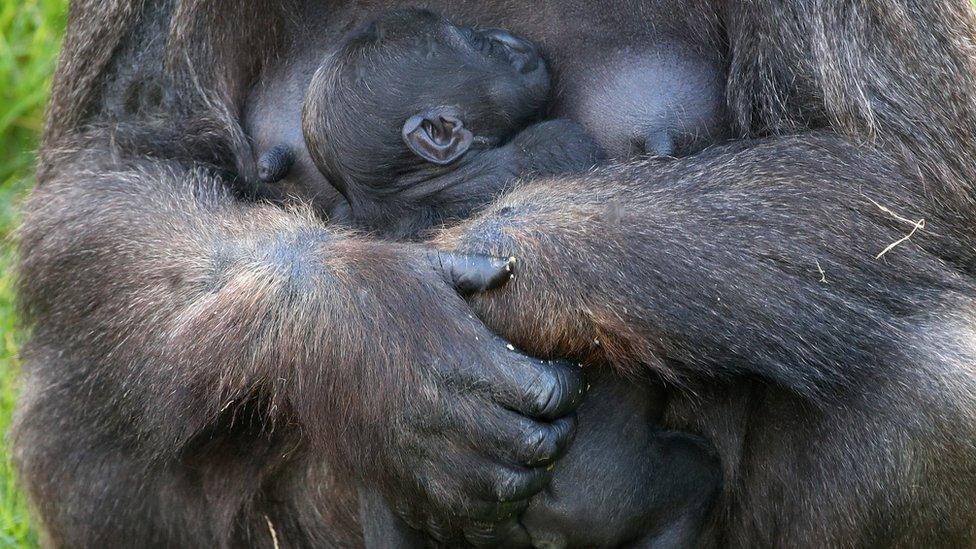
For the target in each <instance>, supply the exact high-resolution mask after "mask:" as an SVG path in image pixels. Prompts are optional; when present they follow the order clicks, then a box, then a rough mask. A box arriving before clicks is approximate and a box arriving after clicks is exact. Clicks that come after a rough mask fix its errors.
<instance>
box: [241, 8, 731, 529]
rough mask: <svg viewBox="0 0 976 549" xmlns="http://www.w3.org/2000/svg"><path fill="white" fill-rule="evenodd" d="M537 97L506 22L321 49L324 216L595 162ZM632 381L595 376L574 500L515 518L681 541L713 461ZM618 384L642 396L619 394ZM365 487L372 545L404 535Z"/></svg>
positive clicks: (396, 16) (472, 204) (546, 85)
mask: <svg viewBox="0 0 976 549" xmlns="http://www.w3.org/2000/svg"><path fill="white" fill-rule="evenodd" d="M549 94H550V82H549V75H548V70H547V68H546V64H545V62H544V60H543V59H542V58H541V56H540V55H539V53H538V52H537V50H536V48H535V46H534V45H533V44H531V43H529V42H527V41H526V40H523V39H521V38H517V37H515V36H513V35H512V34H510V33H508V32H506V31H503V30H498V29H489V30H476V29H472V28H468V27H459V26H455V25H452V24H450V23H449V22H448V21H446V20H445V19H443V18H441V17H439V16H437V15H435V14H433V13H431V12H428V11H422V10H407V11H396V12H391V13H389V14H387V15H384V16H382V17H380V18H379V19H377V20H375V21H373V22H372V23H370V24H368V25H366V26H365V27H363V28H362V29H360V30H358V31H356V32H354V33H353V34H352V35H351V36H350V37H349V38H347V39H346V41H345V42H344V43H343V44H342V46H341V47H340V48H339V49H338V51H337V52H336V53H334V54H332V55H330V56H328V57H326V59H325V60H324V61H323V63H322V65H321V66H320V67H319V69H318V70H317V72H316V74H315V75H314V77H313V79H312V82H311V84H310V85H309V89H308V92H307V95H306V99H305V105H304V109H303V132H304V136H305V141H306V144H307V147H308V150H309V152H310V154H311V157H312V159H313V161H314V162H315V165H316V166H317V167H318V169H319V170H320V171H321V172H322V174H323V175H324V176H325V177H326V178H327V179H328V181H329V182H330V183H331V184H332V185H334V186H335V187H336V188H337V189H338V190H339V191H340V192H341V193H342V195H343V196H344V197H345V198H346V199H347V202H348V204H346V205H343V206H341V207H339V208H338V209H337V210H335V211H333V212H332V217H333V219H336V218H338V220H340V221H344V222H346V223H349V224H352V225H354V226H357V227H361V228H364V229H367V230H370V231H373V232H375V233H377V234H380V235H383V236H385V237H389V238H417V237H418V236H419V235H420V234H421V233H422V232H423V231H424V230H426V229H429V228H431V227H433V226H435V225H439V224H443V223H446V222H449V221H451V220H457V219H462V218H464V217H467V216H469V215H470V214H471V213H472V212H473V211H475V210H476V209H478V208H480V207H483V206H485V205H487V204H488V203H489V202H491V201H492V200H493V199H495V198H496V197H498V196H499V194H501V193H502V192H504V191H505V190H506V188H508V187H509V186H510V185H511V184H512V182H513V181H515V180H516V179H517V178H519V177H521V176H525V175H530V174H531V175H553V174H560V173H572V172H578V171H583V170H586V169H588V168H590V167H592V166H594V165H596V164H598V163H599V162H600V161H601V160H602V159H603V153H602V152H601V151H600V149H599V147H598V146H597V145H596V144H595V142H594V141H593V140H592V139H590V138H589V136H587V135H586V134H585V133H584V131H583V129H582V128H581V126H579V125H577V124H576V123H574V122H571V121H568V120H551V121H544V122H537V120H538V119H539V118H541V117H542V116H543V115H544V113H545V109H546V105H547V103H548V100H549ZM289 162H290V158H289V155H288V154H287V151H286V150H285V149H281V148H274V149H272V150H271V151H269V152H268V153H266V154H265V155H263V157H262V158H261V162H260V164H261V167H262V176H263V178H265V179H266V180H274V179H275V178H276V177H279V178H280V177H281V176H283V175H284V174H285V173H286V172H287V170H288V167H289V166H288V164H289ZM312 191H313V190H310V192H309V194H310V195H314V192H312ZM594 374H595V375H601V374H600V373H599V372H594ZM628 387H630V385H627V387H618V386H614V385H612V384H609V385H608V384H601V385H600V388H601V390H602V393H601V392H597V391H595V392H594V395H593V398H596V399H597V400H599V401H600V402H594V403H593V404H592V405H591V406H589V408H588V409H590V410H591V413H594V414H598V415H599V416H600V421H599V422H598V423H593V424H592V425H590V426H586V425H584V426H581V430H580V432H579V434H580V436H579V437H578V438H577V440H576V442H575V443H574V446H573V449H571V450H570V453H569V455H568V456H567V457H568V458H569V459H567V460H563V461H560V462H558V463H559V464H558V465H557V469H556V471H555V478H554V480H553V487H554V488H557V489H558V490H559V491H560V493H561V494H563V495H566V494H577V495H576V496H574V497H571V498H569V499H570V500H572V502H573V505H572V506H571V507H567V506H565V505H562V504H552V505H550V504H547V503H546V502H545V500H541V499H540V500H538V503H534V504H533V508H532V509H531V516H530V517H527V518H529V519H532V520H534V521H535V522H541V523H542V524H543V526H542V527H540V528H536V530H537V531H539V532H546V531H547V527H554V526H555V525H562V526H560V529H561V530H562V531H564V532H569V534H568V535H570V536H572V537H574V538H575V539H577V540H585V542H584V543H585V544H587V545H590V544H596V545H603V546H606V545H617V544H627V543H640V542H646V543H649V544H657V545H667V546H691V545H693V544H694V542H695V540H696V539H697V536H698V532H699V530H700V528H701V524H702V522H703V520H704V517H705V515H706V513H707V511H708V509H709V508H710V503H711V500H712V499H713V497H714V495H715V494H716V492H717V489H718V487H719V485H720V483H721V474H720V473H719V470H718V463H717V462H716V460H715V458H714V456H713V454H712V453H711V452H710V451H709V449H708V447H707V445H706V444H705V443H704V442H703V441H702V440H700V439H698V438H697V437H693V436H691V435H686V434H683V433H669V432H664V431H661V430H659V429H654V428H651V427H649V425H652V424H653V423H654V417H649V416H651V415H656V416H657V417H659V416H660V410H659V408H661V406H660V405H661V404H662V403H663V402H664V400H665V397H664V395H663V394H657V393H652V392H651V389H648V391H647V392H645V393H641V392H640V391H634V390H632V389H628ZM621 394H622V395H624V397H625V398H626V397H627V395H630V397H634V398H639V399H640V400H641V402H639V403H638V404H639V405H636V406H631V407H620V406H617V403H618V402H619V400H620V398H619V397H620V395H621ZM634 410H643V412H641V413H636V412H634ZM655 410H656V411H655ZM574 449H575V450H574ZM593 459H596V460H598V461H601V462H603V461H605V462H606V463H605V465H606V466H605V467H604V468H603V469H602V474H601V476H600V478H599V484H600V486H599V487H597V486H591V485H589V484H588V480H592V479H588V478H587V477H586V475H585V474H581V471H584V472H585V471H587V470H590V468H589V465H591V464H592V460H593ZM597 494H599V496H597ZM362 499H363V502H362V504H363V505H364V507H363V512H362V515H363V517H362V518H363V525H364V530H365V532H364V533H365V535H366V539H367V542H368V543H367V544H368V545H369V544H370V542H372V543H373V544H375V545H377V546H390V545H394V544H401V545H409V544H411V542H409V541H407V540H408V538H409V537H410V534H409V533H407V532H406V531H405V530H403V529H402V527H401V526H396V524H395V523H394V522H391V520H392V519H391V518H389V517H391V515H390V514H389V512H388V510H387V509H385V507H384V505H385V504H383V503H382V498H377V497H376V495H375V494H374V495H369V494H367V495H365V497H363V498H362ZM608 499H612V500H613V502H614V503H612V504H611V503H608ZM370 501H372V503H370ZM621 506H623V507H627V510H626V511H627V512H623V511H622V510H621V509H620V507H621ZM625 517H626V518H625ZM634 517H638V518H636V519H634ZM553 535H554V536H556V538H558V536H560V535H561V534H559V533H556V534H553ZM542 536H543V540H539V541H540V542H541V543H543V544H545V543H555V544H556V545H557V546H558V545H562V543H561V542H559V541H556V538H551V537H550V534H548V533H543V534H542Z"/></svg>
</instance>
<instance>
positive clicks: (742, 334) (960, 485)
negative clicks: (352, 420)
mask: <svg viewBox="0 0 976 549" xmlns="http://www.w3.org/2000/svg"><path fill="white" fill-rule="evenodd" d="M899 166H900V164H899V162H897V161H896V160H895V158H894V157H892V156H890V155H886V154H883V153H881V152H877V151H872V150H871V149H870V147H866V146H863V145H862V146H859V147H855V146H854V145H853V144H852V143H850V142H849V141H847V140H846V139H843V138H840V137H838V136H836V135H833V134H828V133H821V134H809V135H807V136H805V137H795V138H782V139H779V138H777V139H769V140H766V141H761V142H744V143H740V144H737V145H733V146H728V147H723V148H713V149H710V150H708V151H706V152H704V153H702V154H700V155H698V156H697V157H694V158H690V159H686V160H678V161H674V162H670V163H669V162H657V163H645V164H641V165H636V166H629V167H628V166H625V167H622V168H616V169H613V170H611V171H609V172H607V173H605V174H603V175H600V176H591V177H590V178H587V179H586V180H585V181H584V183H585V184H584V185H580V184H579V181H581V180H579V179H576V178H565V179H560V180H548V181H542V182H532V183H529V184H527V185H525V186H524V187H523V188H521V189H520V190H516V191H514V192H513V193H512V194H510V195H508V196H507V197H505V198H503V199H502V200H501V201H500V202H499V203H498V204H496V205H494V206H493V207H492V208H491V209H490V210H488V211H486V212H485V213H484V214H483V215H482V216H481V217H480V218H478V219H476V220H474V221H472V222H470V223H468V224H467V225H464V226H462V227H459V228H455V229H454V230H452V231H450V232H449V233H447V234H445V235H443V238H442V245H444V246H446V247H447V248H450V249H455V250H461V251H464V252H481V253H502V254H511V255H514V256H515V257H516V258H517V259H518V274H517V278H516V280H514V281H512V283H511V284H510V285H509V286H508V287H506V288H504V289H502V290H500V291H498V292H495V293H492V294H490V295H485V296H482V297H478V298H476V299H475V300H474V301H475V306H476V308H477V309H478V310H479V311H480V313H479V314H480V315H481V317H482V318H483V319H485V320H486V322H487V324H488V325H489V326H490V327H492V328H493V329H495V330H496V331H497V332H498V333H499V334H500V335H502V336H503V337H508V338H511V339H512V341H513V342H515V343H516V344H517V345H520V346H522V347H523V348H525V349H527V350H529V352H532V353H538V354H539V355H540V356H545V355H547V354H552V355H570V356H576V357H581V358H582V357H587V356H590V357H594V358H596V359H598V360H607V361H609V362H610V363H612V364H615V365H620V367H622V368H625V369H628V370H630V371H634V370H637V369H642V368H643V369H647V368H649V369H651V370H653V371H654V372H656V373H658V374H660V375H662V376H663V377H664V378H666V379H670V380H672V381H675V382H677V383H678V384H679V385H680V384H681V383H684V382H689V381H691V382H701V381H703V380H711V382H712V383H720V381H719V380H720V379H729V378H738V379H758V380H761V383H762V386H763V387H766V388H767V393H766V394H769V395H771V396H769V397H767V398H766V399H762V400H760V401H758V402H755V403H753V404H754V405H753V406H751V407H749V408H748V409H749V410H751V411H750V412H749V414H750V415H749V417H748V418H747V417H741V418H735V419H734V420H731V421H733V422H734V423H735V424H737V425H749V426H751V427H750V428H751V429H753V430H755V432H756V433H759V432H761V431H763V430H764V429H765V430H766V432H765V435H759V434H756V435H755V438H754V439H753V438H751V437H747V439H745V440H740V441H735V440H715V441H714V442H715V444H716V446H718V447H720V448H728V447H730V446H737V445H739V444H746V445H748V443H749V442H748V441H749V440H766V441H767V442H769V441H773V440H775V441H780V442H777V443H776V444H771V445H769V446H768V447H762V446H761V445H756V446H755V447H749V446H747V447H745V448H743V449H742V450H741V451H742V452H743V454H742V455H743V456H745V457H742V458H741V459H742V461H741V462H740V461H737V460H736V459H732V458H731V455H739V454H738V451H733V454H729V452H728V451H724V452H722V453H723V461H724V462H725V465H726V467H731V468H732V470H731V471H729V472H728V474H727V475H726V478H727V479H728V486H727V488H728V490H729V491H730V492H729V493H730V494H736V495H735V498H741V499H740V500H739V503H740V504H741V507H740V508H739V509H738V512H740V513H745V514H749V515H750V516H749V517H746V518H743V519H742V520H746V521H749V522H748V524H763V525H766V526H764V527H761V528H757V529H756V530H755V531H754V533H755V535H756V536H759V537H754V538H749V537H748V535H749V534H747V533H743V532H744V531H742V530H740V531H739V532H738V534H736V535H741V536H743V537H742V538H740V539H739V541H741V542H742V543H744V544H746V545H749V544H750V543H756V542H762V541H765V542H771V543H773V544H777V543H780V542H782V543H784V544H790V543H792V542H796V543H800V544H802V543H803V542H804V541H803V540H807V541H809V540H812V539H816V540H819V541H818V543H820V542H827V543H828V544H830V542H837V543H848V542H850V541H851V539H852V538H851V537H850V536H852V535H853V536H854V538H853V539H859V538H858V536H861V535H864V536H868V538H867V539H874V538H871V537H870V536H871V535H872V534H870V533H869V532H868V530H867V529H868V528H871V526H870V525H871V524H872V522H871V521H876V520H879V517H885V518H884V520H885V521H890V522H885V524H887V526H886V528H888V529H887V530H885V531H886V532H887V533H886V534H885V536H890V539H892V540H897V539H901V541H908V540H911V539H915V540H918V539H919V538H904V539H903V538H898V537H897V536H900V535H902V534H906V535H912V536H915V535H922V534H921V533H923V532H942V534H925V535H935V536H937V537H938V536H940V535H943V534H944V532H945V530H939V528H946V529H949V530H950V531H952V529H955V528H959V529H960V530H956V531H954V532H953V534H951V535H949V534H946V535H945V536H946V537H943V538H940V539H964V538H952V537H951V536H952V535H957V534H959V532H960V531H965V532H967V533H966V534H963V535H971V532H969V531H968V530H967V528H969V527H968V526H967V525H968V524H969V521H968V519H966V518H965V517H966V516H967V513H971V512H972V511H973V509H972V505H971V503H968V502H969V499H970V498H967V496H965V494H966V493H967V490H968V491H970V492H971V491H972V490H973V489H974V487H976V472H973V471H972V470H971V467H970V466H969V465H967V463H968V459H969V458H965V459H963V460H961V461H960V460H958V459H957V458H955V457H953V456H964V455H966V453H965V451H964V448H965V447H969V445H971V444H972V443H973V441H974V440H976V412H974V410H976V377H974V375H973V372H972V369H971V363H972V360H974V359H976V349H974V347H973V344H972V341H973V339H972V338H973V337H974V336H976V317H974V316H973V315H972V313H971V312H967V311H972V306H973V304H974V298H976V287H974V285H973V284H972V282H971V280H970V279H969V278H968V277H965V276H964V275H962V274H960V271H959V270H957V267H953V266H950V264H948V263H946V262H944V261H943V260H942V259H940V257H941V256H945V257H948V256H958V254H956V253H955V251H956V250H955V248H957V247H961V246H964V245H965V242H966V240H965V239H957V238H955V236H957V234H955V233H952V232H950V231H951V229H952V226H951V225H950V224H949V223H948V222H946V220H945V219H944V218H942V217H940V216H939V213H938V211H937V210H936V208H934V207H930V206H928V205H927V204H926V202H925V201H924V200H923V198H922V197H921V196H920V194H919V189H921V185H920V184H919V182H918V181H917V180H915V179H913V178H911V177H907V176H905V175H904V174H903V173H901V171H900V170H899ZM594 178H597V179H598V180H597V181H593V179H594ZM923 219H924V220H925V225H924V227H925V229H924V230H922V229H917V228H916V227H920V226H921V225H922V224H921V223H920V220H923ZM909 235H911V237H910V238H909V239H907V240H903V239H904V238H905V237H907V236H909ZM893 244H897V245H895V246H894V247H892V245H893ZM937 254H938V255H937ZM645 371H646V370H645ZM693 386H698V387H700V386H701V385H700V384H696V385H693ZM706 394H707V393H706ZM705 398H706V401H705V403H704V404H701V403H699V405H698V406H697V407H696V406H691V407H690V408H689V409H686V410H684V411H679V412H678V413H679V414H686V417H679V418H676V421H677V422H678V423H680V424H681V425H683V426H684V427H685V428H693V429H695V430H697V429H702V430H703V431H705V432H708V430H709V429H708V427H707V426H702V425H701V424H700V423H698V422H697V415H698V414H699V413H700V411H701V410H709V407H710V406H711V405H710V404H709V403H708V401H707V397H705ZM777 403H780V404H777ZM783 403H789V404H783ZM716 406H718V408H717V409H718V410H725V411H724V412H716V413H719V414H720V413H724V414H726V415H727V414H729V413H730V412H729V411H728V410H727V409H725V408H721V404H716ZM689 410H690V411H689ZM709 413H710V412H709ZM688 416H690V417H688ZM705 417H711V416H707V415H706V416H705ZM692 426H693V427H692ZM679 428H680V425H679ZM709 436H711V437H718V438H719V439H721V438H723V437H724V438H726V439H728V438H729V437H730V436H732V435H730V434H729V433H722V432H721V430H719V431H718V432H717V433H716V432H713V433H711V434H710V435H709ZM764 436H766V437H771V438H763V437H764ZM784 452H786V453H785V454H784ZM797 452H798V453H797ZM905 456H914V459H916V460H918V463H923V464H924V465H918V467H920V468H921V469H924V470H925V473H924V474H925V479H924V480H923V478H922V477H921V476H919V475H920V474H921V473H920V472H919V470H917V469H911V468H908V467H905V462H904V459H905ZM804 464H806V466H805V465H804ZM811 464H813V465H811ZM749 467H754V468H753V469H749ZM967 467H968V469H967ZM961 471H967V472H965V473H962V472H961ZM746 478H748V481H747V483H746V481H745V480H743V479H746ZM740 482H743V483H746V484H739V483H740ZM783 483H785V484H783ZM919 486H925V487H926V488H925V489H924V490H914V489H913V488H912V487H919ZM770 494H779V495H780V496H782V497H780V496H773V497H772V499H770ZM733 499H734V498H733ZM878 501H884V502H885V504H884V505H879V504H878ZM947 501H950V502H953V505H954V506H955V507H953V510H951V511H940V509H945V507H944V502H947ZM841 502H847V503H841ZM889 506H890V507H889ZM882 509H884V510H882ZM811 510H816V512H811ZM879 513H880V514H879ZM734 514H735V512H733V515H734ZM950 516H951V517H952V518H949V517H950ZM770 524H774V525H776V526H775V527H769V525H770ZM946 525H951V526H946ZM936 527H938V528H936ZM933 528H935V529H933ZM771 531H772V532H778V534H776V535H778V536H780V537H779V538H776V539H775V540H772V539H771V538H768V537H765V536H770V535H773V534H771V533H770V532H771ZM875 535H879V534H876V533H875Z"/></svg>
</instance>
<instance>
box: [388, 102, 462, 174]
mask: <svg viewBox="0 0 976 549" xmlns="http://www.w3.org/2000/svg"><path fill="white" fill-rule="evenodd" d="M402 135H403V142H404V143H406V144H407V146H408V147H410V150H411V151H413V153H414V154H416V155H417V156H419V157H420V158H423V159H424V160H426V161H427V162H430V163H433V164H437V165H438V166H446V165H447V164H450V163H452V162H454V161H455V160H457V159H458V158H461V156H463V155H464V153H466V152H468V149H469V148H471V143H472V142H473V141H474V134H472V133H471V131H470V130H468V129H467V128H465V127H464V122H462V121H461V118H460V116H459V115H458V113H457V111H456V110H454V109H451V108H449V107H437V108H434V109H430V110H427V111H424V112H422V113H420V114H415V115H413V116H411V117H410V118H409V119H408V120H407V121H406V122H405V123H404V124H403V132H402Z"/></svg>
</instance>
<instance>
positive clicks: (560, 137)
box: [511, 119, 606, 176]
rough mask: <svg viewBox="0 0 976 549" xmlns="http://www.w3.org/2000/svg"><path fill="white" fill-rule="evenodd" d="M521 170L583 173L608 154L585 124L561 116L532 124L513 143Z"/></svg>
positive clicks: (532, 173)
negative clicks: (588, 132)
mask: <svg viewBox="0 0 976 549" xmlns="http://www.w3.org/2000/svg"><path fill="white" fill-rule="evenodd" d="M511 145H512V147H513V148H514V152H515V160H516V163H517V165H518V168H519V173H520V174H525V175H530V176H531V175H536V176H546V175H559V174H571V173H580V172H585V171H586V170H589V169H590V168H593V167H594V166H596V165H597V164H600V163H602V162H604V161H605V160H606V155H605V154H604V152H603V150H602V149H600V146H599V145H597V144H596V141H594V140H593V138H591V137H590V136H589V135H588V134H587V133H586V131H585V130H583V126H580V125H579V124H577V123H576V122H573V121H572V120H566V119H557V120H547V121H546V122H540V123H538V124H535V125H533V126H529V127H528V128H526V129H525V130H523V131H522V132H520V133H519V134H518V135H516V136H515V138H513V139H512V143H511Z"/></svg>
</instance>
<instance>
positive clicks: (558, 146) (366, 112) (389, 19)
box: [302, 10, 603, 238]
mask: <svg viewBox="0 0 976 549" xmlns="http://www.w3.org/2000/svg"><path fill="white" fill-rule="evenodd" d="M549 88H550V83H549V73H548V70H547V68H546V64H545V62H544V61H543V59H542V58H541V57H540V55H539V53H538V52H537V51H536V48H535V46H534V45H532V44H531V43H529V42H527V41H525V40H522V39H520V38H517V37H515V36H512V35H511V34H509V33H508V32H505V31H503V30H498V29H492V30H474V29H472V28H467V27H458V26H454V25H451V24H450V23H448V22H447V21H446V20H444V19H443V18H441V17H439V16H437V15H435V14H433V13H431V12H428V11H422V10H407V11H396V12H392V13H389V14H387V15H384V16H383V17H380V18H379V19H377V20H375V21H373V22H371V23H369V24H368V25H366V26H365V27H363V28H362V29H361V30H359V31H358V32H355V33H354V34H353V35H352V36H351V37H349V38H348V39H347V40H346V41H345V42H344V43H343V45H342V47H341V48H340V49H339V50H338V51H337V52H336V53H335V54H333V55H331V56H329V57H327V58H326V59H325V61H324V62H323V63H322V65H321V66H320V67H319V69H318V71H317V72H316V73H315V76H314V77H313V78H312V82H311V84H310V85H309V89H308V92H307V94H306V99H305V104H304V109H303V116H302V119H303V124H302V125H303V131H304V135H305V142H306V145H307V147H308V150H309V153H310V155H311V157H312V160H313V161H314V162H315V165H316V166H317V167H318V169H319V171H320V172H321V173H322V174H323V175H324V176H325V177H326V178H327V179H328V180H329V182H330V183H332V185H333V186H335V187H336V189H338V190H339V192H340V193H342V195H343V196H344V197H345V198H346V201H347V204H345V205H343V206H340V207H339V208H338V209H337V210H336V211H333V212H332V218H333V220H336V221H339V222H345V223H349V224H352V225H354V226H356V227H359V228H363V229H367V230H370V231H372V232H374V233H377V234H382V235H384V236H387V237H392V238H404V237H407V238H409V237H416V236H417V235H418V234H419V233H420V232H422V231H423V229H427V228H429V227H432V226H435V225H440V224H443V223H446V222H449V221H452V220H457V219H461V218H464V217H468V216H469V215H470V214H471V213H472V212H473V211H474V210H476V209H477V208H480V207H483V206H485V205H487V204H488V203H489V202H490V201H491V200H492V199H494V198H496V197H498V196H499V195H500V194H501V193H502V192H503V191H504V190H505V189H506V187H508V186H509V185H510V184H511V183H512V182H513V181H515V180H516V179H517V178H518V177H520V176H523V175H527V174H535V175H552V174H559V173H572V172H580V171H584V170H586V169H588V168H591V167H593V166H594V165H595V164H597V163H599V162H600V161H601V160H602V159H603V154H602V152H601V151H600V148H599V147H598V146H597V145H596V143H595V142H594V141H593V140H592V139H590V137H589V136H587V135H586V134H585V133H584V131H583V129H582V128H581V127H580V126H579V125H577V124H576V123H574V122H570V121H568V120H553V121H548V122H541V123H537V124H534V125H533V123H534V122H535V121H537V120H538V119H540V118H541V117H542V115H543V114H544V113H545V109H546V105H547V103H548V101H549Z"/></svg>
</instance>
